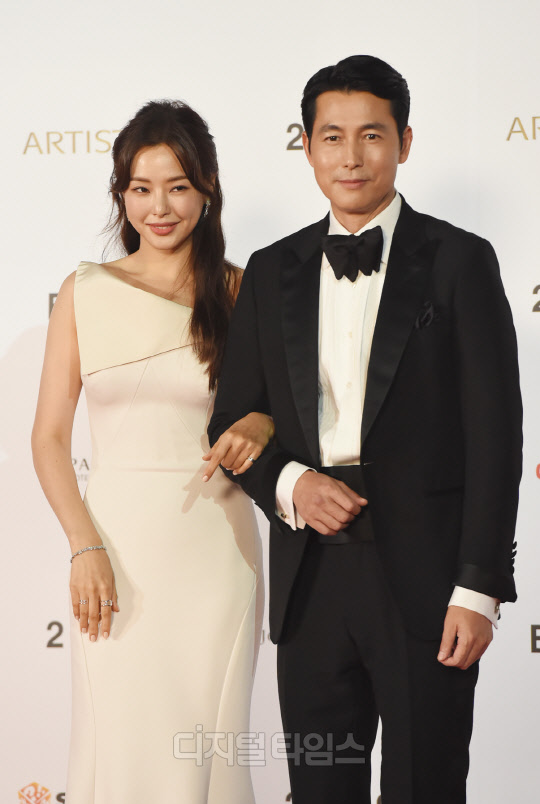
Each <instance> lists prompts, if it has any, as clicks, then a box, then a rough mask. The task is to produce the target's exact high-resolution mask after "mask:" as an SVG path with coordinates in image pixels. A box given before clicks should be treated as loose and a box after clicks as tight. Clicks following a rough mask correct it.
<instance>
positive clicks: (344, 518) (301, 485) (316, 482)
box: [293, 472, 367, 536]
mask: <svg viewBox="0 0 540 804" xmlns="http://www.w3.org/2000/svg"><path fill="white" fill-rule="evenodd" d="M293 502H294V504H295V506H296V510H297V511H298V513H299V514H300V516H301V517H302V518H303V519H304V521H305V522H306V524H308V525H310V527H312V528H314V529H315V530H316V531H318V532H319V533H322V534H324V535H325V536H335V535H336V534H337V533H339V531H340V530H342V529H343V528H344V527H346V526H347V525H348V524H349V523H350V522H352V521H353V519H354V518H355V517H356V516H358V514H359V513H360V511H361V510H362V506H364V505H367V500H365V499H364V498H363V497H360V495H359V494H357V493H356V492H355V491H353V490H352V489H350V488H349V487H348V486H347V485H345V483H342V482H341V480H336V479H335V478H333V477H328V476H327V475H323V474H320V473H319V472H304V474H303V475H300V477H299V478H298V480H297V481H296V484H295V487H294V491H293Z"/></svg>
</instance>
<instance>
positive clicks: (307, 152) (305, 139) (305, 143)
mask: <svg viewBox="0 0 540 804" xmlns="http://www.w3.org/2000/svg"><path fill="white" fill-rule="evenodd" d="M302 145H303V146H304V153H305V155H306V156H307V160H308V162H309V164H310V165H311V167H313V160H312V158H311V151H310V149H309V140H308V135H307V134H306V132H305V131H302Z"/></svg>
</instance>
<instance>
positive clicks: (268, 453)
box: [208, 255, 294, 530]
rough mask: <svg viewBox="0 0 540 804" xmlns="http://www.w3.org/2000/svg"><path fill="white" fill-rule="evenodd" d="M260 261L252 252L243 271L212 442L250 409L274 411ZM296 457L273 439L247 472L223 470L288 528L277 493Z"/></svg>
mask: <svg viewBox="0 0 540 804" xmlns="http://www.w3.org/2000/svg"><path fill="white" fill-rule="evenodd" d="M256 262H257V259H256V255H253V256H252V257H251V259H250V260H249V262H248V265H247V267H246V269H245V271H244V275H243V278H242V284H241V286H240V292H239V294H238V298H237V300H236V305H235V308H234V311H233V314H232V317H231V322H230V326H229V333H228V337H227V344H226V348H225V355H224V360H223V368H222V371H221V376H220V378H219V382H218V389H217V394H216V400H215V405H214V412H213V415H212V418H211V420H210V423H209V426H208V436H209V439H210V444H211V445H212V446H213V445H214V444H215V442H216V441H217V440H218V438H219V437H220V435H221V434H222V433H224V432H225V430H227V429H228V428H229V427H230V426H231V425H232V424H234V423H235V422H236V421H238V419H241V418H242V417H243V416H246V415H247V414H248V413H250V412H252V411H256V412H259V413H266V414H268V415H271V414H272V411H271V410H270V406H269V401H268V393H267V387H266V381H265V373H264V367H263V361H262V355H261V346H260V339H259V332H258V326H259V324H258V318H257V302H256V292H255V278H256V268H255V264H256ZM291 460H294V456H293V455H291V454H290V453H288V452H286V451H285V450H283V449H281V448H280V446H279V444H278V442H277V440H276V439H274V440H272V441H271V442H270V443H269V444H268V446H267V447H266V449H265V450H264V451H263V453H262V455H260V457H259V458H258V459H257V461H256V462H255V463H254V464H253V465H252V466H251V467H250V468H249V469H248V471H247V472H245V473H244V474H241V475H233V474H232V473H231V472H228V471H227V470H225V469H223V471H224V472H225V474H226V475H227V476H228V477H229V478H230V479H231V480H233V481H234V482H236V483H238V484H239V485H240V486H241V487H242V488H243V489H244V491H245V492H246V493H247V494H249V496H250V497H251V498H252V499H253V500H254V501H255V503H256V504H257V505H258V506H259V507H260V508H261V509H262V510H263V512H264V513H265V515H266V516H267V518H268V519H269V520H270V521H271V522H272V524H274V525H276V526H278V527H280V529H283V530H285V529H287V530H288V528H287V526H286V525H285V524H284V523H282V522H281V521H280V520H279V518H278V517H277V516H276V497H275V492H276V484H277V480H278V477H279V475H280V473H281V470H282V469H283V467H284V466H285V465H286V464H287V463H288V462H289V461H291Z"/></svg>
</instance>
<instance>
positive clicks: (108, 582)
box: [69, 550, 120, 642]
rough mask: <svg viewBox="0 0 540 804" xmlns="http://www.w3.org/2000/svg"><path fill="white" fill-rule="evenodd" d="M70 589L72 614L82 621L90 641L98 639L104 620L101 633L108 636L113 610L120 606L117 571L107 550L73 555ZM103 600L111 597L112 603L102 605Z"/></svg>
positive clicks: (83, 631)
mask: <svg viewBox="0 0 540 804" xmlns="http://www.w3.org/2000/svg"><path fill="white" fill-rule="evenodd" d="M69 589H70V592H71V603H72V606H73V615H74V617H75V619H77V620H79V624H80V627H81V632H82V633H83V634H85V633H86V632H88V636H89V638H90V641H91V642H95V641H96V639H97V638H98V630H99V621H100V620H101V634H102V636H103V637H104V638H105V639H107V638H108V636H109V634H110V633H111V620H112V612H113V611H116V612H118V611H120V609H119V607H118V597H117V594H116V584H115V581H114V572H113V569H112V566H111V562H110V560H109V556H108V555H107V553H106V551H105V550H87V551H86V552H85V553H81V554H80V555H78V556H75V557H74V558H73V561H72V563H71V578H70V582H69ZM102 600H112V606H108V605H107V606H102V605H101V601H102ZM81 601H85V602H84V603H81Z"/></svg>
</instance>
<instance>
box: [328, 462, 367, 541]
mask: <svg viewBox="0 0 540 804" xmlns="http://www.w3.org/2000/svg"><path fill="white" fill-rule="evenodd" d="M318 471H319V472H322V473H323V474H325V475H328V476H329V477H335V478H336V480H341V481H342V482H343V483H345V485H347V486H349V488H351V489H352V490H353V491H356V493H357V494H359V495H360V496H361V497H364V498H365V499H366V500H368V502H369V497H368V495H367V493H366V486H365V483H364V472H363V469H362V467H361V466H323V467H322V468H321V469H319V470H318ZM313 536H314V537H315V538H316V539H317V541H318V542H320V543H321V544H351V543H355V542H372V541H374V539H373V528H372V524H371V512H370V510H369V505H367V506H365V507H364V508H362V510H361V512H360V513H359V514H358V516H357V517H356V519H354V520H353V521H352V522H351V524H350V525H348V526H347V527H346V528H344V530H340V531H339V533H337V534H336V535H335V536H324V535H323V534H322V533H318V532H317V531H315V530H314V531H313Z"/></svg>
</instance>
